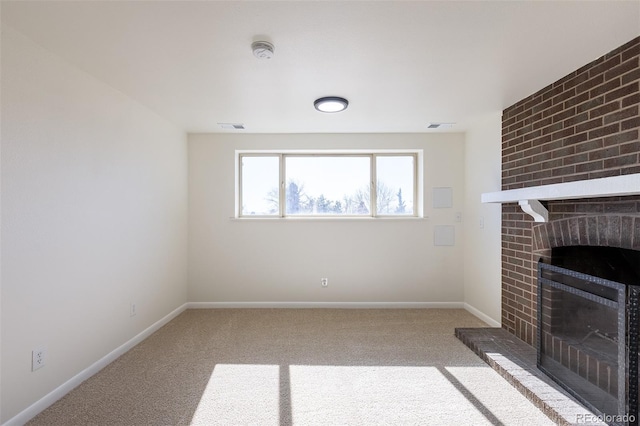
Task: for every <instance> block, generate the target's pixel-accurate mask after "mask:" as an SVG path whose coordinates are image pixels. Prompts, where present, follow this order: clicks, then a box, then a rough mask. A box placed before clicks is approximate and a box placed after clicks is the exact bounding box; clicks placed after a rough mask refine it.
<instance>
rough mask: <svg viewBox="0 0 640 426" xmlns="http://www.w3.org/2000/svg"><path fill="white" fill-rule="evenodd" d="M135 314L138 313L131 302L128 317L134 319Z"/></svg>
mask: <svg viewBox="0 0 640 426" xmlns="http://www.w3.org/2000/svg"><path fill="white" fill-rule="evenodd" d="M137 313H138V307H137V306H136V304H135V303H134V302H131V305H129V316H131V317H134V316H136V314H137Z"/></svg>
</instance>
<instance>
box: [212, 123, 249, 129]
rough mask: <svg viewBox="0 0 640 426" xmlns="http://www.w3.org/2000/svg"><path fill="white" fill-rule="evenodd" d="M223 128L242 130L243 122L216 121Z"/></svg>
mask: <svg viewBox="0 0 640 426" xmlns="http://www.w3.org/2000/svg"><path fill="white" fill-rule="evenodd" d="M218 124H219V125H220V127H222V128H223V129H231V130H244V124H242V123H218Z"/></svg>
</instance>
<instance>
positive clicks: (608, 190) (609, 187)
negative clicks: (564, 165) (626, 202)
mask: <svg viewBox="0 0 640 426" xmlns="http://www.w3.org/2000/svg"><path fill="white" fill-rule="evenodd" d="M626 195H640V173H635V174H629V175H623V176H612V177H606V178H600V179H589V180H579V181H575V182H565V183H555V184H551V185H541V186H531V187H528V188H518V189H509V190H506V191H497V192H486V193H484V194H482V197H481V201H482V202H483V203H514V202H516V201H517V202H518V204H520V207H521V208H522V210H523V211H524V212H525V213H527V214H529V215H530V216H531V217H533V219H534V220H535V221H536V222H547V221H548V220H549V212H548V211H547V209H546V208H545V207H544V206H543V205H542V203H540V200H542V201H549V200H571V199H578V198H600V197H614V196H626Z"/></svg>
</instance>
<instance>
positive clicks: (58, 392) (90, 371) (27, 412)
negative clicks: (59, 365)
mask: <svg viewBox="0 0 640 426" xmlns="http://www.w3.org/2000/svg"><path fill="white" fill-rule="evenodd" d="M185 309H187V303H185V304H183V305H182V306H180V307H178V308H176V309H174V310H173V311H172V312H170V313H169V314H167V315H166V316H165V317H164V318H162V319H160V320H159V321H156V322H155V323H154V324H152V325H151V326H149V327H147V328H146V329H145V330H143V331H142V332H141V333H139V334H137V335H136V336H134V337H133V338H132V339H131V340H129V341H127V342H125V343H124V344H122V345H121V346H120V347H118V348H116V349H114V350H113V351H111V352H109V353H108V354H107V355H105V356H103V357H102V358H100V359H99V360H98V361H96V362H94V363H93V364H91V365H90V366H89V367H87V368H85V369H84V370H82V371H81V372H79V373H78V374H76V375H75V376H73V377H72V378H70V379H69V380H67V381H66V382H64V383H63V384H61V385H60V386H58V387H57V388H55V389H54V390H52V391H51V392H49V393H48V394H47V395H45V396H44V397H42V398H41V399H39V400H38V401H36V402H34V403H33V404H31V405H30V406H29V407H27V408H25V409H24V410H23V411H21V412H20V413H18V414H17V415H16V416H15V417H13V418H11V419H9V420H7V422H6V423H4V424H3V425H2V426H19V425H24V424H25V423H27V422H28V421H29V420H31V419H32V418H34V417H35V416H36V415H38V414H39V413H40V412H42V411H43V410H44V409H45V408H47V407H49V406H50V405H51V404H53V403H54V402H56V401H57V400H59V399H60V398H62V397H63V396H65V395H66V394H67V393H69V392H70V391H71V390H72V389H74V388H75V387H76V386H78V385H79V384H80V383H82V382H84V381H85V380H87V379H88V378H89V377H91V376H93V375H94V374H96V373H97V372H98V371H100V370H102V369H103V368H104V367H106V366H107V365H109V364H110V363H111V362H113V361H115V360H116V359H117V358H118V357H119V356H121V355H122V354H124V353H125V352H127V351H128V350H130V349H131V348H133V347H134V346H135V345H137V344H138V343H140V342H142V341H143V340H144V339H146V338H147V337H149V336H150V335H151V334H153V333H154V332H156V331H157V330H158V329H160V327H162V326H163V325H165V324H167V323H168V322H169V321H171V320H172V319H174V318H175V317H177V316H178V315H180V314H181V313H182V312H184V310H185Z"/></svg>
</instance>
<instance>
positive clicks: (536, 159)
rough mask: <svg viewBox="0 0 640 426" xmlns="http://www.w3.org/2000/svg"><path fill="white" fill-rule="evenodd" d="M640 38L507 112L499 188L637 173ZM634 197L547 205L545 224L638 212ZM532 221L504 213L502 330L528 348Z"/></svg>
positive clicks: (532, 330) (532, 329) (513, 210)
mask: <svg viewBox="0 0 640 426" xmlns="http://www.w3.org/2000/svg"><path fill="white" fill-rule="evenodd" d="M639 108H640V37H638V38H636V39H634V40H632V41H630V42H629V43H626V44H624V45H623V46H621V47H619V48H618V49H616V50H614V51H612V52H610V53H608V54H606V55H605V56H603V57H601V58H600V59H597V60H596V61H594V62H592V63H590V64H588V65H586V66H584V67H582V68H580V69H578V70H576V71H575V72H573V73H571V74H569V75H567V76H566V77H564V78H562V79H560V80H558V81H557V82H555V83H553V84H551V85H549V86H547V87H545V88H544V89H542V90H540V91H539V92H537V93H535V94H533V95H531V96H529V97H528V98H526V99H523V100H521V101H520V102H518V103H516V104H515V105H513V106H511V107H509V108H507V109H505V110H504V111H503V116H502V189H503V190H506V189H515V188H524V187H529V186H536V185H545V184H552V183H560V182H570V181H575V180H583V179H595V178H600V177H607V176H616V175H621V174H629V173H640V138H639V132H640V111H639ZM638 200H640V198H638V197H623V198H620V197H616V198H604V199H597V200H578V201H573V202H566V201H563V202H550V203H549V206H548V208H549V211H550V214H551V217H550V219H551V220H553V219H554V218H556V217H557V218H561V217H568V216H574V215H585V214H602V213H609V212H614V211H617V209H623V212H624V213H629V212H634V213H635V212H639V211H640V210H639V207H640V202H638ZM533 223H534V222H533V220H532V219H531V217H530V216H528V215H526V214H524V213H523V212H522V210H520V208H519V207H518V206H517V204H504V205H503V207H502V327H503V328H505V329H506V330H507V331H509V332H511V333H513V334H514V335H516V336H517V337H519V338H521V339H522V340H524V341H525V342H527V343H529V344H531V345H534V344H535V336H536V308H537V306H536V292H537V286H536V268H537V258H535V256H534V254H533V248H532V245H533V241H532V225H533Z"/></svg>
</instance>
